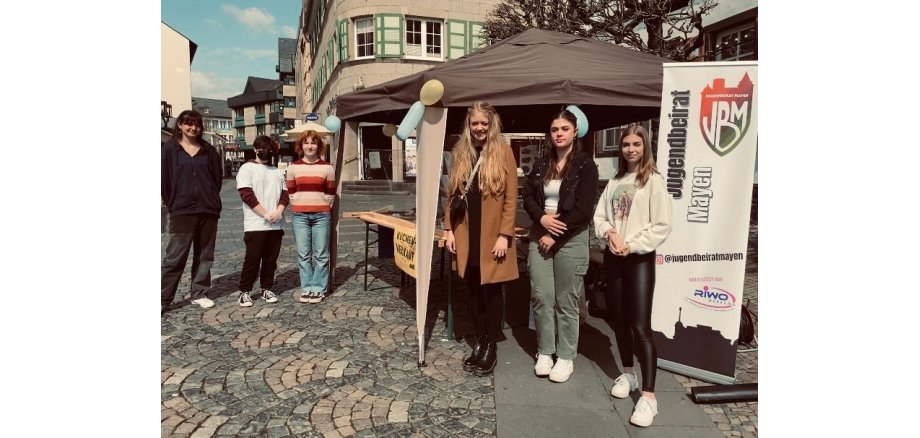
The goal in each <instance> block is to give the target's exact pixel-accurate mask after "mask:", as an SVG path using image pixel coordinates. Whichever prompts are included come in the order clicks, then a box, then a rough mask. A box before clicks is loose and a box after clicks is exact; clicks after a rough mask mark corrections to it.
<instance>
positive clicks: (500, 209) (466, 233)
mask: <svg viewBox="0 0 920 438" xmlns="http://www.w3.org/2000/svg"><path fill="white" fill-rule="evenodd" d="M503 150H504V151H505V155H506V156H505V163H507V165H506V166H505V172H507V177H506V178H505V181H506V183H505V190H504V192H503V193H501V194H499V196H497V197H493V196H491V195H486V194H484V193H483V194H482V220H481V226H480V228H481V231H482V234H481V235H480V236H478V237H479V269H480V273H481V278H482V284H493V283H500V282H503V281H509V280H514V279H516V278H518V267H517V250H516V248H515V244H514V219H515V213H516V210H517V196H518V180H517V166H516V165H515V160H514V154H513V153H512V152H511V147H510V146H508V145H503ZM480 169H482V167H480ZM451 197H452V196H451ZM447 205H450V198H448V203H447ZM445 210H446V211H445V212H444V228H445V229H446V230H449V229H451V226H453V232H454V240H455V242H456V247H457V255H456V257H457V273H458V274H459V275H460V277H461V278H463V277H464V275H465V274H466V266H467V265H468V264H469V263H468V261H469V256H470V255H469V250H470V245H469V239H470V229H469V218H468V217H467V215H469V209H467V213H466V215H464V217H463V218H462V219H461V220H460V221H459V222H458V223H457V224H451V223H450V209H449V208H445ZM499 235H503V236H507V237H508V250H507V251H506V253H505V257H502V258H501V259H496V258H494V257H493V256H492V248H493V247H494V246H495V240H496V239H498V236H499ZM474 237H475V236H474Z"/></svg>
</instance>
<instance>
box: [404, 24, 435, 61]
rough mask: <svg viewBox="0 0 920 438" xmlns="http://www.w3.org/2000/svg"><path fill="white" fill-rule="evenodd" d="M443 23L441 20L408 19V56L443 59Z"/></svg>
mask: <svg viewBox="0 0 920 438" xmlns="http://www.w3.org/2000/svg"><path fill="white" fill-rule="evenodd" d="M441 27H442V24H441V22H439V21H429V20H421V19H416V18H407V19H406V56H407V57H415V58H429V59H441V58H442V54H441V52H442V50H441V44H442V42H441V35H442V33H441V32H442V29H441Z"/></svg>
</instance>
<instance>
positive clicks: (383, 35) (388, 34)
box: [374, 14, 405, 58]
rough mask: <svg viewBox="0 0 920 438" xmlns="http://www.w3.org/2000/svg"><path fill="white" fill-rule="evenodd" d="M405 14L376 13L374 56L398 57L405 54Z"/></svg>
mask: <svg viewBox="0 0 920 438" xmlns="http://www.w3.org/2000/svg"><path fill="white" fill-rule="evenodd" d="M404 38H405V35H404V34H403V16H402V15H400V14H376V15H374V44H375V47H374V56H375V57H377V58H396V57H400V56H402V55H403V39H404Z"/></svg>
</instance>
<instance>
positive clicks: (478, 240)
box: [444, 102, 518, 377]
mask: <svg viewBox="0 0 920 438" xmlns="http://www.w3.org/2000/svg"><path fill="white" fill-rule="evenodd" d="M480 160H481V161H480ZM477 162H479V165H478V167H477V166H476V163H477ZM474 168H475V170H476V172H475V173H473V170H474ZM471 174H472V178H471V177H470V175H471ZM448 178H449V182H448V193H450V197H449V198H448V205H450V202H451V200H452V199H453V198H454V197H457V196H460V195H458V192H461V193H464V198H465V199H466V201H467V208H466V212H465V214H463V215H462V216H460V217H455V218H451V217H450V209H447V210H448V211H447V212H445V217H444V225H445V227H444V228H445V229H446V230H447V249H448V250H449V251H450V252H451V253H453V254H456V257H457V273H458V274H459V275H460V277H461V278H463V279H464V280H466V285H467V290H468V291H469V302H470V313H471V314H472V317H473V327H474V330H475V336H476V341H475V344H474V346H473V351H472V353H471V354H470V356H469V357H467V358H466V359H465V360H464V361H463V369H465V370H467V371H469V372H472V373H474V374H475V375H477V376H480V377H481V376H487V375H490V374H492V372H493V371H494V370H495V365H496V363H497V361H498V358H497V356H496V346H495V342H496V341H497V339H498V338H499V336H501V321H502V314H503V312H504V300H503V298H502V284H503V283H504V282H506V281H509V280H514V279H516V278H518V270H517V256H516V254H515V249H514V218H515V210H516V209H517V191H518V189H517V164H516V163H515V160H514V154H513V153H512V152H511V147H510V146H508V145H506V144H504V142H503V141H502V137H501V120H500V119H499V117H498V113H497V112H496V111H495V108H494V107H492V105H489V104H488V103H485V102H476V103H474V104H473V106H472V107H470V108H469V109H468V110H467V112H466V120H465V124H464V128H463V132H462V133H461V134H460V139H459V140H458V141H457V143H456V144H454V149H453V157H452V160H451V167H450V174H449V177H448ZM468 182H469V184H467V183H468ZM467 186H469V189H468V191H467Z"/></svg>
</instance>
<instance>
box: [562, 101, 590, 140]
mask: <svg viewBox="0 0 920 438" xmlns="http://www.w3.org/2000/svg"><path fill="white" fill-rule="evenodd" d="M565 109H567V110H568V111H569V112H570V113H572V114H574V115H575V120H576V122H577V123H578V138H582V137H584V136H585V134H587V133H588V116H586V115H585V113H583V112H581V109H580V108H578V107H577V106H575V105H569V106H567V107H565Z"/></svg>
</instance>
